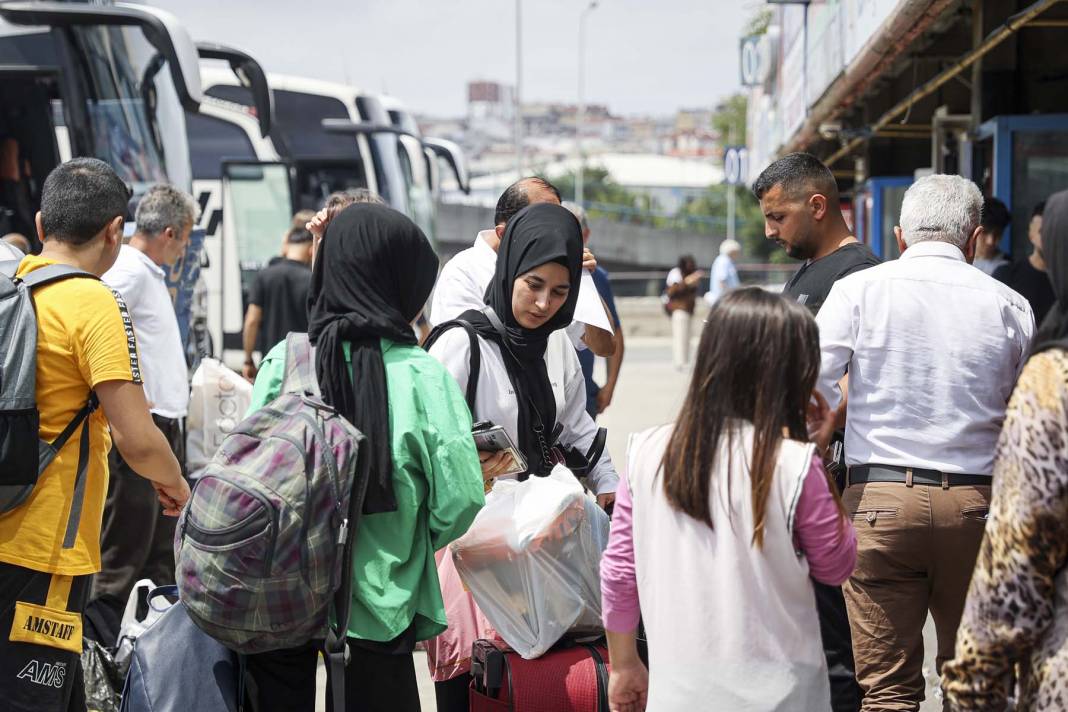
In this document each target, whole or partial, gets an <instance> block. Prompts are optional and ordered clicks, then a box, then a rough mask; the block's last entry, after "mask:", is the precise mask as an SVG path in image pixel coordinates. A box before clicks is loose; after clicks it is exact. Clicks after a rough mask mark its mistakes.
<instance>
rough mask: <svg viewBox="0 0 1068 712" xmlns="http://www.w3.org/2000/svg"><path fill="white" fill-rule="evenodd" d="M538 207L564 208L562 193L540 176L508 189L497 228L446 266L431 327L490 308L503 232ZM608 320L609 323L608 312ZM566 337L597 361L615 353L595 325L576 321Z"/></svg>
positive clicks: (433, 305) (588, 260) (501, 202)
mask: <svg viewBox="0 0 1068 712" xmlns="http://www.w3.org/2000/svg"><path fill="white" fill-rule="evenodd" d="M536 203H553V204H555V205H559V204H560V191H559V190H557V189H556V186H554V185H553V184H552V183H549V182H548V181H547V180H544V179H543V178H537V177H528V178H521V179H520V180H518V181H516V182H515V183H513V184H512V185H510V186H508V187H507V188H506V189H505V191H504V192H503V193H502V194H501V197H500V198H499V199H498V200H497V209H496V210H495V212H494V215H493V222H494V223H495V227H494V228H493V229H492V230H483V231H481V232H480V233H478V235H477V236H476V237H475V243H474V245H472V246H471V247H468V248H467V249H466V250H463V251H461V252H458V253H457V254H456V255H455V256H454V257H453V258H452V259H451V260H449V261H448V262H446V263H445V266H444V267H442V269H441V274H440V275H438V282H437V284H436V285H435V287H434V296H433V298H432V300H431V304H430V323H431V325H432V326H437V325H438V324H443V323H445V322H446V321H450V320H452V319H455V318H457V317H458V316H460V315H461V314H463V313H464V312H465V311H467V310H468V309H481V308H482V307H483V306H484V305H485V301H484V300H485V296H486V287H487V286H489V283H490V280H491V279H492V278H493V270H494V269H495V267H496V265H497V248H498V247H499V246H500V244H501V238H502V237H504V228H505V226H506V225H507V224H508V220H510V219H511V217H512V216H513V215H515V214H516V213H518V212H519V211H520V210H522V209H523V208H525V207H527V206H528V205H534V204H536ZM592 257H593V255H592V254H590V253H589V251H587V252H586V260H585V261H584V263H583V266H584V267H586V268H587V269H589V270H592V269H594V268H595V267H596V266H597V265H596V262H592ZM591 262H592V264H591ZM605 319H606V321H608V322H609V323H610V316H609V315H608V314H607V308H606V317H605ZM567 334H568V336H569V337H570V338H571V341H572V342H573V343H574V344H575V346H576V347H577V348H580V349H582V348H589V350H590V351H592V352H593V353H595V354H596V355H598V356H603V357H605V358H607V357H609V356H611V355H612V354H613V353H614V351H615V341H614V339H613V336H612V332H610V331H606V330H604V329H600V328H598V327H596V326H593V325H590V324H582V323H580V322H575V323H574V324H572V325H571V326H570V327H568V329H567Z"/></svg>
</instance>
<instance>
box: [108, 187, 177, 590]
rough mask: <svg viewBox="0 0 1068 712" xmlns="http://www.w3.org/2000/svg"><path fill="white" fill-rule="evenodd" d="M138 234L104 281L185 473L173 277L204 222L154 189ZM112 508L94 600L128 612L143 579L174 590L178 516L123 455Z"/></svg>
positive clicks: (113, 460)
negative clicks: (114, 295)
mask: <svg viewBox="0 0 1068 712" xmlns="http://www.w3.org/2000/svg"><path fill="white" fill-rule="evenodd" d="M135 218H136V226H137V227H136V231H135V233H134V235H133V237H131V238H130V242H129V244H126V245H123V246H122V248H121V249H120V250H119V257H118V259H117V260H116V261H115V265H114V266H113V267H112V268H111V269H110V270H108V271H107V272H105V273H104V276H103V280H104V282H105V283H106V284H107V285H108V286H110V287H111V288H112V289H114V290H115V291H116V292H118V293H119V294H120V295H121V296H122V298H123V299H124V300H125V302H126V306H127V308H128V309H129V313H130V319H131V321H132V322H133V330H134V333H135V334H136V336H137V346H138V350H139V352H140V357H141V373H142V376H143V379H144V387H145V396H146V398H147V400H148V405H149V409H150V410H151V411H152V420H153V421H154V422H155V424H156V427H158V428H159V429H160V430H161V431H162V432H163V434H164V435H165V436H166V438H167V440H168V442H169V443H170V445H171V450H172V451H173V452H174V454H175V456H176V457H177V458H178V462H179V464H180V465H181V466H182V470H183V473H184V471H185V440H184V436H183V433H182V424H181V421H182V419H183V418H185V416H186V413H187V411H188V407H189V380H188V368H187V366H186V362H185V349H184V348H183V347H182V339H181V336H180V333H179V330H178V318H177V317H176V316H175V313H174V303H173V302H172V301H171V295H170V291H169V290H168V289H167V284H166V281H165V279H166V274H167V272H166V270H167V269H168V268H169V267H170V266H171V265H173V264H174V263H175V262H176V261H177V260H178V259H179V258H180V257H181V256H182V255H183V254H184V253H185V250H186V247H187V246H188V244H189V233H190V231H191V230H192V228H193V223H194V220H195V218H196V203H194V202H193V198H192V196H190V195H188V194H186V193H184V192H183V191H181V190H179V189H177V188H175V187H173V186H170V185H156V186H153V187H152V188H150V189H149V190H148V192H147V193H145V195H144V197H142V198H141V202H140V203H139V204H138V206H137V213H136V215H135ZM108 470H109V472H110V479H109V482H108V497H107V504H106V505H105V508H104V521H103V527H102V531H101V556H100V563H101V571H100V573H98V574H97V575H96V576H95V577H94V579H93V592H92V598H93V599H96V598H98V597H100V596H102V595H104V594H110V595H112V596H115V597H116V598H117V599H118V600H117V601H116V600H114V599H112V600H111V601H109V602H108V603H109V604H111V605H125V602H126V599H127V598H128V597H129V595H130V590H131V589H132V588H133V586H134V584H135V583H137V581H138V580H139V579H142V578H149V579H152V581H153V582H154V583H156V584H157V585H162V584H168V583H174V550H173V547H174V525H175V521H176V520H175V518H174V517H166V516H163V515H162V514H161V513H160V509H159V506H158V505H157V504H156V495H155V493H154V491H153V489H152V486H151V484H150V483H149V482H148V481H147V480H145V479H143V478H141V477H139V476H138V475H137V474H136V473H135V472H134V471H133V470H132V469H131V468H130V466H129V465H128V464H127V463H126V462H125V461H124V460H123V459H122V456H121V455H120V454H119V452H118V450H116V449H114V448H113V449H112V450H111V453H110V455H109V456H108Z"/></svg>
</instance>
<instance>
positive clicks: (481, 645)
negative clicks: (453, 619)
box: [471, 640, 609, 712]
mask: <svg viewBox="0 0 1068 712" xmlns="http://www.w3.org/2000/svg"><path fill="white" fill-rule="evenodd" d="M608 670H609V668H608V650H607V649H606V648H605V647H603V646H600V645H583V644H578V643H568V644H566V645H562V646H557V647H555V648H553V649H552V650H550V651H549V652H547V653H545V654H544V655H542V656H541V657H540V658H536V659H534V660H524V659H523V658H522V657H520V656H519V654H518V653H515V652H512V651H509V650H508V649H507V648H506V647H505V646H504V644H503V643H501V642H499V641H491V640H478V641H475V644H474V646H473V648H472V651H471V677H472V680H471V712H608Z"/></svg>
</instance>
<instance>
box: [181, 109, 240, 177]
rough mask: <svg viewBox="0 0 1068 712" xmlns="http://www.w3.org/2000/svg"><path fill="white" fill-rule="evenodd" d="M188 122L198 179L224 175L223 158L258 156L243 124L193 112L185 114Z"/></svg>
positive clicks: (191, 156)
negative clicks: (235, 123)
mask: <svg viewBox="0 0 1068 712" xmlns="http://www.w3.org/2000/svg"><path fill="white" fill-rule="evenodd" d="M185 124H186V128H187V129H188V130H189V158H190V160H191V161H192V164H193V178H194V179H196V180H218V179H219V178H220V177H221V176H222V163H221V161H220V159H235V160H250V161H251V160H255V158H256V153H255V151H254V150H253V148H252V142H251V141H249V139H248V135H247V134H246V133H245V130H244V129H242V128H241V127H240V126H236V125H234V124H232V123H230V122H229V121H224V120H222V119H217V118H215V117H214V116H205V115H204V114H194V113H192V112H187V113H186V115H185Z"/></svg>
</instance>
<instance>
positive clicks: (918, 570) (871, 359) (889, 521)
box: [816, 175, 1034, 711]
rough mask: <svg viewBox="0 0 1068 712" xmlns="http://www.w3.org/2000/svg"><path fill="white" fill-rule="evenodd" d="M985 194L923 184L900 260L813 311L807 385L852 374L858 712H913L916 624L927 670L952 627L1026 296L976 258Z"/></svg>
mask: <svg viewBox="0 0 1068 712" xmlns="http://www.w3.org/2000/svg"><path fill="white" fill-rule="evenodd" d="M982 204H983V197H982V195H981V194H980V193H979V189H978V188H977V187H976V186H975V184H974V183H971V182H970V181H968V180H965V179H964V178H961V177H960V176H947V175H934V176H928V177H926V178H922V179H920V180H918V181H917V182H916V183H915V184H914V185H913V186H912V187H911V188H909V190H908V192H907V193H906V194H905V200H904V203H903V205H902V208H901V225H900V227H898V228H896V229H895V232H896V233H897V241H898V247H899V248H900V249H901V258H900V259H898V260H894V261H893V262H886V263H883V264H881V265H877V266H875V267H870V268H868V269H866V270H863V271H861V272H857V273H855V274H852V275H850V276H848V277H845V278H843V279H840V280H838V281H837V282H835V284H834V286H833V287H832V288H831V292H830V294H829V295H828V296H827V300H826V302H824V304H823V308H821V309H820V311H819V314H818V315H817V316H816V323H817V324H818V325H819V330H820V350H821V352H822V363H821V367H820V377H819V381H818V383H817V388H818V389H819V391H820V392H821V393H822V394H823V395H824V396H825V397H826V398H827V399H828V401H830V403H831V405H832V407H834V406H835V405H836V404H837V401H838V398H839V392H838V382H839V381H840V380H841V378H842V376H843V375H844V374H845V373H846V371H847V370H848V372H849V401H848V406H847V414H846V439H845V440H846V446H845V452H846V463H847V465H848V466H849V473H848V480H847V484H848V486H847V488H846V491H845V494H844V496H843V502H844V504H845V507H846V509H847V510H848V511H849V512H850V514H851V515H852V516H853V521H854V523H855V524H856V529H857V540H858V552H859V555H858V558H857V567H856V570H855V571H854V572H853V576H852V577H851V578H850V579H849V581H848V582H847V583H846V585H845V586H844V587H843V591H844V593H845V599H846V606H847V608H848V610H849V620H850V625H851V627H852V633H853V655H854V658H855V660H856V671H857V682H858V683H860V686H861V689H862V690H863V691H864V702H863V705H862V709H863V710H869V711H870V710H918V709H919V706H920V702H921V701H922V700H923V697H924V680H923V672H922V666H923V637H922V631H923V625H924V621H925V620H926V618H927V613H928V611H930V613H931V616H932V617H933V618H934V622H935V628H936V631H937V635H938V655H937V660H936V668H937V669H941V666H942V663H943V662H944V661H946V660H948V659H949V658H951V657H952V656H953V647H954V643H955V639H956V632H957V626H958V624H959V622H960V617H961V612H962V610H963V606H964V598H965V595H966V593H967V589H968V581H969V580H970V578H971V574H972V568H973V566H974V564H975V557H976V555H977V553H978V550H979V543H980V540H981V539H982V536H983V527H984V523H985V520H986V514H987V511H988V507H989V501H990V475H991V472H992V470H993V465H994V449H995V445H996V443H997V438H998V433H999V432H1000V430H1001V424H1002V421H1003V420H1004V418H1005V408H1006V406H1007V404H1008V400H1009V396H1010V394H1011V393H1012V389H1013V385H1014V384H1015V383H1016V378H1017V376H1018V375H1019V373H1020V370H1021V369H1022V368H1023V364H1024V361H1025V360H1026V358H1027V350H1028V346H1029V344H1030V342H1031V336H1032V333H1033V332H1034V318H1033V317H1032V315H1031V307H1030V306H1028V304H1027V301H1026V300H1025V299H1024V298H1023V297H1021V296H1020V295H1019V294H1017V293H1016V292H1014V291H1012V290H1011V289H1009V288H1008V287H1006V286H1005V285H1003V284H1001V283H1000V282H998V281H997V280H995V279H993V278H992V277H989V276H987V275H986V274H984V273H983V272H981V271H980V270H978V269H976V268H975V267H972V266H971V265H970V264H969V263H970V262H971V261H972V259H973V257H974V255H975V242H976V239H977V237H978V235H979V232H980V230H981V228H980V225H979V218H980V210H981V208H982Z"/></svg>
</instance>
